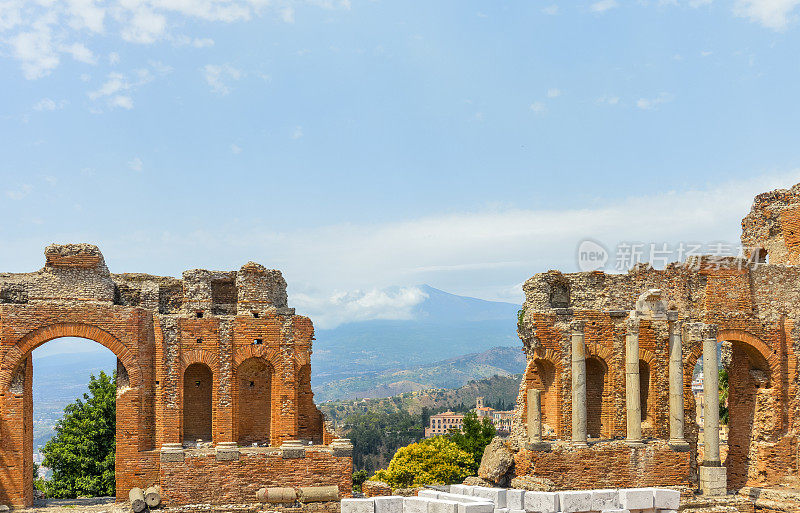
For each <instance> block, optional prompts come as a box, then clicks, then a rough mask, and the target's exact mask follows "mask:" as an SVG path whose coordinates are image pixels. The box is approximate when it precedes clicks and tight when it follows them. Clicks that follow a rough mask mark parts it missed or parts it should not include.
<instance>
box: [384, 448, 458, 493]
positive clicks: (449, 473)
mask: <svg viewBox="0 0 800 513" xmlns="http://www.w3.org/2000/svg"><path fill="white" fill-rule="evenodd" d="M471 465H472V455H471V454H469V453H468V452H466V451H464V450H462V449H461V448H460V447H459V446H458V445H457V444H456V443H455V442H453V441H452V440H450V439H449V438H447V437H445V436H434V437H433V438H428V439H426V440H422V441H421V442H417V443H413V444H411V445H407V446H406V447H403V448H401V449H400V450H398V451H397V453H395V455H394V457H393V458H392V461H391V462H389V467H388V468H386V469H384V470H379V471H377V472H376V473H375V475H374V476H372V480H377V481H383V482H385V483H387V484H389V485H390V486H391V487H392V488H407V487H410V486H419V485H433V484H438V485H447V484H452V483H460V482H461V481H463V480H464V478H465V477H467V476H469V475H470V468H471Z"/></svg>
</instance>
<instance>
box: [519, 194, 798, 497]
mask: <svg viewBox="0 0 800 513" xmlns="http://www.w3.org/2000/svg"><path fill="white" fill-rule="evenodd" d="M742 242H743V244H744V245H745V246H748V247H749V249H747V251H746V254H745V255H744V257H745V258H732V257H729V258H719V257H711V256H704V257H691V258H689V259H688V260H687V261H686V262H684V263H673V264H670V265H668V266H667V267H666V268H665V269H663V270H656V269H653V268H652V267H650V266H649V265H646V264H639V265H637V266H636V267H634V268H633V269H631V270H630V271H628V272H627V273H625V274H606V273H603V272H599V271H598V272H583V273H571V274H563V273H561V272H559V271H549V272H547V273H541V274H537V275H535V276H533V277H532V278H530V279H529V280H528V281H527V282H526V283H525V284H524V287H523V288H524V291H525V303H524V305H523V314H522V316H521V319H520V323H519V326H518V328H519V329H518V331H519V335H520V338H521V339H522V341H523V348H524V351H525V353H526V355H527V357H528V366H527V369H526V373H525V376H524V378H523V380H522V383H521V385H520V393H519V396H518V400H517V407H516V415H515V424H514V430H513V432H512V437H511V438H512V446H515V447H517V448H518V450H517V452H516V454H515V461H516V465H515V470H514V472H515V473H516V474H517V475H518V476H519V475H536V476H550V477H552V475H553V470H552V469H554V468H561V469H565V468H567V467H568V466H570V465H572V464H573V463H574V464H576V465H578V462H580V465H579V467H580V468H582V469H583V471H582V472H579V473H575V472H566V473H562V474H559V477H558V480H559V482H560V483H561V484H562V485H563V486H564V487H566V488H570V487H575V488H580V487H582V485H583V484H586V483H584V481H585V478H586V476H587V475H595V476H601V477H602V478H603V479H605V481H604V482H607V483H608V485H609V486H638V485H640V484H642V483H643V481H642V480H641V479H639V478H637V479H633V477H631V476H633V475H634V474H635V472H634V470H635V468H639V469H640V470H642V469H647V472H648V476H654V477H655V478H657V479H661V480H662V481H660V482H662V483H665V482H674V483H676V484H686V485H689V484H695V483H696V482H697V465H698V461H697V442H698V426H697V425H696V423H695V416H694V412H695V404H694V397H693V395H692V393H691V379H692V373H693V370H694V367H695V364H696V363H697V361H698V360H699V358H701V355H702V336H700V334H698V333H697V332H696V329H695V328H692V326H699V325H714V326H716V327H717V328H718V332H717V333H718V334H717V337H718V339H719V340H720V341H727V342H729V343H730V346H731V351H730V358H726V361H725V362H724V363H723V365H725V366H726V367H727V369H728V372H729V386H730V391H729V407H730V424H729V425H730V431H729V453H728V456H727V460H726V461H725V462H723V463H724V464H725V465H726V466H727V470H728V485H729V487H730V488H732V489H738V488H741V487H743V486H764V485H771V484H776V483H780V482H782V481H783V480H785V479H786V478H787V476H796V475H797V473H798V466H799V465H800V462H798V445H797V432H798V429H799V428H800V416H798V413H800V412H798V406H799V405H800V399H799V398H798V375H797V364H798V355H799V354H800V332H798V330H797V329H796V328H795V326H796V320H797V318H798V316H800V267H796V266H795V265H796V264H799V263H800V184H798V185H796V186H794V187H792V188H791V189H789V190H779V191H773V192H770V193H765V194H761V195H759V196H758V197H756V199H755V203H754V205H753V208H752V210H751V212H750V213H749V214H748V215H747V216H746V217H745V218H744V220H743V221H742ZM767 255H768V263H767V262H765V260H767ZM651 289H659V290H660V291H661V298H662V300H663V301H664V305H665V306H666V308H668V310H670V311H673V312H674V313H676V314H677V316H678V319H679V320H680V321H681V322H682V326H683V390H684V394H683V395H684V411H685V420H684V422H685V426H686V429H685V436H686V438H687V440H688V442H689V444H690V452H689V453H678V452H676V451H674V450H672V449H670V447H669V446H668V445H666V443H664V442H665V441H666V440H668V439H669V436H670V433H669V418H668V414H669V393H668V390H669V384H668V362H669V332H668V324H667V322H666V321H654V320H642V321H641V323H640V326H639V351H640V354H639V361H640V369H642V370H646V371H647V372H646V373H644V372H642V373H640V379H641V380H642V381H640V384H641V388H640V390H641V392H640V393H641V395H642V405H643V419H644V420H643V424H642V431H643V434H644V436H645V437H649V439H650V440H649V441H646V446H647V447H651V449H652V450H651V451H650V452H648V451H641V450H640V449H635V448H629V447H626V446H625V445H624V444H621V442H615V441H613V440H615V439H621V438H624V437H625V435H626V405H625V361H624V360H625V336H626V320H627V319H628V317H629V316H630V315H631V312H632V311H634V310H635V308H636V302H637V298H639V296H640V295H642V294H643V293H644V292H646V291H648V290H651ZM573 321H583V322H584V325H585V343H586V358H587V366H586V368H587V395H588V398H587V399H588V418H587V420H588V422H587V424H588V427H589V429H588V431H589V434H590V435H593V434H596V433H595V431H598V429H597V428H596V427H595V426H593V423H594V424H597V423H598V420H599V423H600V424H601V427H600V429H599V431H600V439H601V440H600V441H598V442H597V443H594V444H591V445H590V447H589V448H580V449H579V448H571V447H570V445H569V444H563V443H559V444H557V445H558V448H559V449H558V450H557V451H553V452H551V453H544V452H537V451H528V450H525V449H524V447H525V442H526V440H527V438H526V433H525V429H526V420H527V391H528V390H529V389H531V388H537V389H539V390H541V391H542V396H541V403H542V410H543V423H544V426H543V427H544V429H543V435H544V438H545V439H549V440H551V441H555V440H569V439H570V437H571V416H572V411H571V402H572V401H571V378H572V377H571V364H570V350H571V345H570V335H571V328H570V326H571V323H572V322H573ZM590 362H591V364H590ZM596 362H597V363H600V364H602V367H600V368H604V369H607V370H606V374H605V383H606V384H605V387H606V388H605V389H604V390H603V394H602V400H599V399H598V398H593V394H594V395H597V394H598V390H599V388H598V387H599V384H596V383H595V384H593V381H599V380H600V378H599V377H598V376H597V372H595V373H594V374H593V371H592V369H595V370H596V369H597V368H598V367H597V364H596ZM543 368H552V369H554V371H555V376H554V377H553V378H552V380H551V383H550V384H547V383H546V380H544V379H542V374H543V373H542V369H543ZM645 376H646V378H645ZM645 405H646V406H645ZM595 410H599V413H598V412H597V411H595ZM554 417H556V418H554ZM593 419H594V420H593ZM670 452H672V453H673V454H672V455H670V454H669V453H670ZM626 455H627V456H626ZM626 457H627V458H628V460H627V461H630V462H633V461H634V460H636V461H637V462H638V463H637V465H634V467H635V468H634V467H631V465H633V463H631V464H630V465H629V464H627V463H624V461H626V460H625V458H626ZM570 462H571V463H570ZM570 476H572V477H570ZM626 476H628V477H626ZM587 486H588V485H587Z"/></svg>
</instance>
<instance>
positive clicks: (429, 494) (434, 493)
mask: <svg viewBox="0 0 800 513" xmlns="http://www.w3.org/2000/svg"><path fill="white" fill-rule="evenodd" d="M440 493H441V492H440V491H438V490H430V489H425V490H420V491H419V492H417V497H425V498H428V499H438V498H439V494H440Z"/></svg>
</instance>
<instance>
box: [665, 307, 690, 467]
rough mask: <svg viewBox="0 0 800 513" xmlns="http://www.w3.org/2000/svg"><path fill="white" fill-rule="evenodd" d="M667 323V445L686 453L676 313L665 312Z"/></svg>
mask: <svg viewBox="0 0 800 513" xmlns="http://www.w3.org/2000/svg"><path fill="white" fill-rule="evenodd" d="M667 319H668V322H669V445H670V447H672V449H673V450H675V451H680V452H686V451H688V450H689V444H688V443H687V442H686V439H685V438H684V437H683V422H684V411H683V338H682V337H681V321H679V320H678V312H674V311H671V312H667Z"/></svg>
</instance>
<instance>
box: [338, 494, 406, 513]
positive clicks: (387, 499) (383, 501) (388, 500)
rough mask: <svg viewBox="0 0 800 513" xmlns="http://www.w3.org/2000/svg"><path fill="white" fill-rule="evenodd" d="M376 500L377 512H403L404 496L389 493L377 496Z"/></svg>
mask: <svg viewBox="0 0 800 513" xmlns="http://www.w3.org/2000/svg"><path fill="white" fill-rule="evenodd" d="M374 500H375V513H403V497H400V496H397V495H389V496H383V497H375V498H374ZM342 513H344V512H342Z"/></svg>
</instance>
